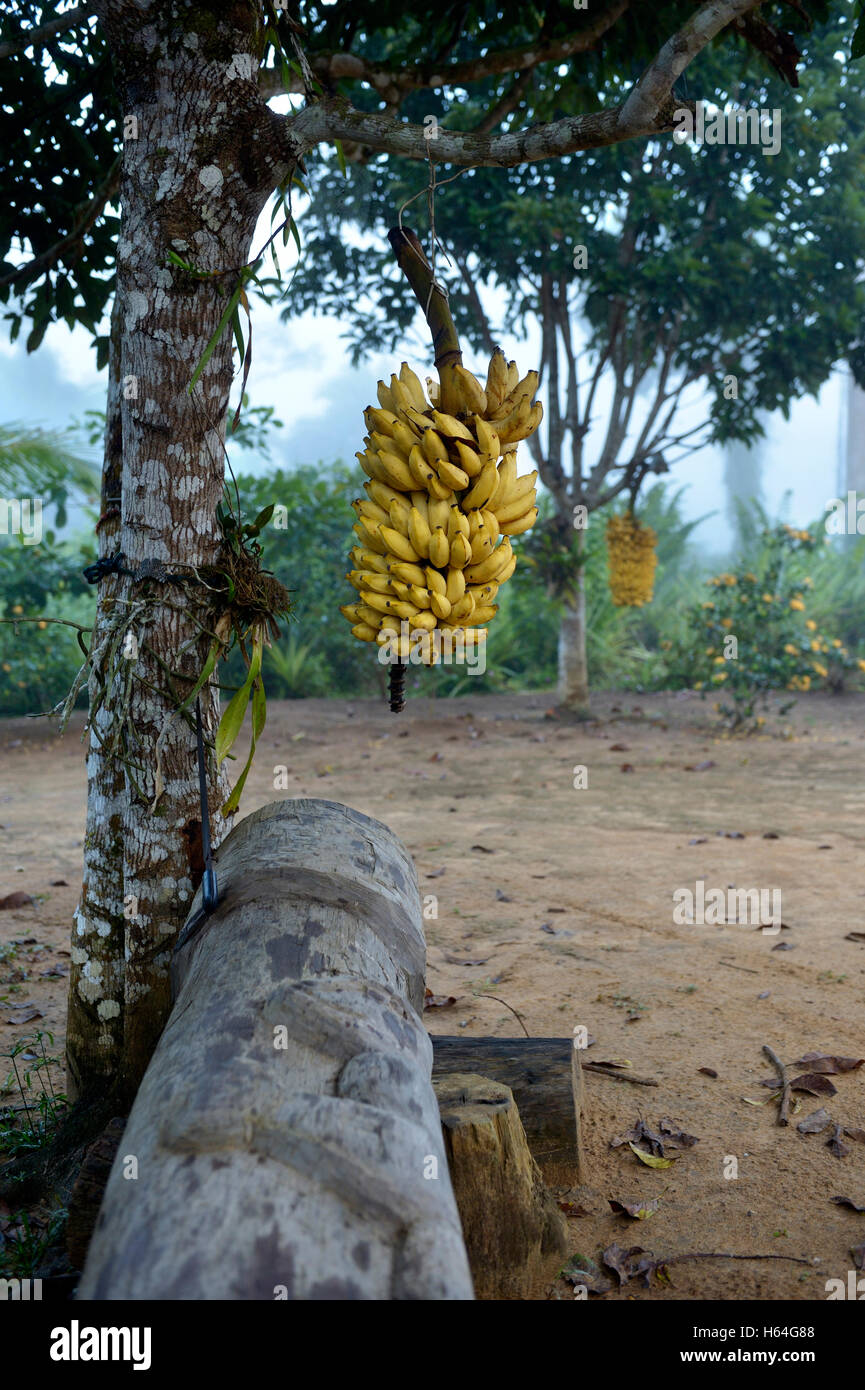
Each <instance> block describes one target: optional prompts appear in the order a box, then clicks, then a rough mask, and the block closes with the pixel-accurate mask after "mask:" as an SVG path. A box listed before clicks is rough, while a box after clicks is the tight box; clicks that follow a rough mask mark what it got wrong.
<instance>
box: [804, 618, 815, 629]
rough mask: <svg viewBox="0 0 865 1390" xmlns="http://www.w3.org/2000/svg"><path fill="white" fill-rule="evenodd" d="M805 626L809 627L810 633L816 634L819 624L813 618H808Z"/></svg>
mask: <svg viewBox="0 0 865 1390" xmlns="http://www.w3.org/2000/svg"><path fill="white" fill-rule="evenodd" d="M805 626H806V627H807V629H808V631H809V632H816V631H817V624H816V623H815V622H814V619H813V618H806V619H805Z"/></svg>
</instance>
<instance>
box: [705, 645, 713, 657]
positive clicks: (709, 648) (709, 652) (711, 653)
mask: <svg viewBox="0 0 865 1390" xmlns="http://www.w3.org/2000/svg"><path fill="white" fill-rule="evenodd" d="M706 655H707V656H714V655H715V648H714V647H707V648H706Z"/></svg>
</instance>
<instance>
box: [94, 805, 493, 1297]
mask: <svg viewBox="0 0 865 1390" xmlns="http://www.w3.org/2000/svg"><path fill="white" fill-rule="evenodd" d="M217 871H218V876H219V886H220V891H221V893H222V897H221V900H220V902H219V905H218V907H217V909H216V911H215V912H214V914H213V915H212V916H211V917H209V918H208V919H207V920H206V921H205V923H204V925H203V926H202V928H201V929H200V930H199V931H197V932H196V933H195V934H193V935H191V936H187V939H186V941H185V944H183V945H181V946H180V948H179V949H178V951H177V952H176V954H175V959H174V969H173V979H174V985H175V1003H174V1007H173V1009H172V1012H171V1015H170V1017H169V1020H168V1024H167V1026H166V1028H165V1031H164V1033H163V1035H162V1037H161V1038H160V1040H159V1044H158V1046H157V1048H156V1051H155V1053H154V1055H153V1058H152V1060H151V1063H150V1066H149V1067H148V1070H147V1073H146V1075H145V1077H144V1080H143V1082H142V1085H141V1088H140V1090H139V1093H138V1095H137V1097H136V1100H135V1104H134V1106H133V1108H132V1113H131V1114H130V1116H129V1122H128V1124H127V1127H126V1130H125V1132H124V1134H123V1138H122V1141H121V1143H120V1147H119V1149H118V1153H117V1158H116V1160H115V1162H114V1166H113V1168H112V1170H111V1175H110V1177H109V1180H108V1186H107V1189H106V1192H105V1198H104V1201H103V1203H102V1208H101V1211H100V1214H99V1218H98V1220H97V1224H96V1230H95V1232H94V1234H93V1238H92V1241H91V1244H90V1250H89V1254H88V1256H87V1261H86V1265H85V1269H84V1274H83V1276H82V1280H81V1284H80V1287H79V1292H78V1297H79V1299H134V1300H141V1299H151V1298H153V1299H189V1300H196V1301H201V1300H206V1299H230V1300H236V1299H261V1300H273V1299H279V1298H285V1299H289V1300H300V1299H304V1300H316V1299H326V1300H333V1299H339V1300H345V1299H377V1300H381V1299H417V1300H421V1299H422V1300H427V1301H429V1300H440V1299H471V1298H472V1296H473V1294H472V1284H471V1275H470V1272H469V1265H468V1260H467V1257H466V1252H465V1246H464V1243H463V1237H462V1230H461V1226H460V1219H459V1213H458V1211H457V1206H456V1202H455V1200H454V1194H453V1190H452V1188H451V1183H450V1178H449V1177H448V1167H447V1161H446V1157H445V1150H444V1142H443V1139H442V1129H441V1121H440V1119H439V1110H438V1104H437V1102H436V1097H435V1095H434V1093H433V1089H432V1085H431V1082H430V1071H431V1067H432V1043H431V1042H430V1039H429V1036H428V1035H427V1033H426V1031H425V1030H424V1027H423V1025H422V1023H421V1019H420V1016H419V1014H420V1010H421V1008H422V1002H423V980H424V963H425V962H424V956H425V948H424V940H423V931H422V924H421V904H420V895H419V892H418V885H417V876H416V873H415V869H414V865H413V864H412V861H411V858H410V856H409V854H408V852H407V850H406V849H405V847H404V846H403V845H402V844H401V842H400V841H399V840H398V839H397V838H396V836H395V835H394V834H393V833H392V832H391V831H390V830H389V829H388V828H387V827H386V826H384V825H381V824H380V823H379V822H378V821H374V820H370V819H369V817H367V816H363V815H360V814H359V813H358V812H357V811H352V810H350V809H349V808H348V807H346V806H341V805H339V804H338V803H336V802H333V801H314V800H305V799H304V800H286V801H280V802H276V803H274V804H273V805H270V806H265V807H263V808H262V809H261V810H259V811H256V812H255V813H254V814H253V815H251V816H249V817H247V819H246V820H243V821H241V823H240V824H239V825H238V826H237V827H236V828H235V829H234V830H233V831H232V833H231V834H230V835H229V836H228V838H227V839H226V840H225V842H224V843H223V845H222V846H221V848H220V850H219V852H218V856H217ZM197 905H198V899H196V901H195V902H194V903H193V911H194V910H195V908H196V907H197Z"/></svg>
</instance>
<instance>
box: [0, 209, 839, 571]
mask: <svg viewBox="0 0 865 1390" xmlns="http://www.w3.org/2000/svg"><path fill="white" fill-rule="evenodd" d="M269 221H270V217H269V212H265V214H264V215H263V218H262V223H261V228H262V235H261V236H260V238H257V239H256V244H257V243H258V241H259V240H261V241H263V240H264V239H265V237H266V236H267V235H268V232H269ZM492 308H493V319H494V320H495V317H496V315H495V312H494V311H495V305H494V304H493V306H492ZM253 325H254V340H253V347H254V356H253V367H252V374H251V377H250V382H249V388H248V389H249V394H250V398H251V403H252V404H253V405H273V406H274V407H275V408H276V412H277V414H278V415H279V416H280V417H281V418H282V419H283V420H284V421H285V428H284V429H282V430H277V431H273V432H272V435H271V440H272V462H273V464H274V465H282V466H286V467H291V466H292V465H296V464H300V463H313V464H314V463H318V462H319V461H321V462H324V463H330V462H332V461H333V460H335V459H343V460H346V461H351V460H353V458H354V453H355V450H356V449H358V448H360V447H361V439H362V435H363V433H364V426H363V419H362V411H363V409H364V407H365V406H366V405H368V404H370V403H371V402H373V403H374V402H375V384H376V380H377V378H378V377H380V376H384V377H385V378H386V379H387V378H388V377H389V376H390V373H391V372H392V371H394V370H398V367H399V361H400V360H401V358H403V357H405V358H407V360H408V361H409V362H410V363H411V365H412V366H413V367H414V368H415V370H416V371H417V372H418V373H419V375H420V376H421V377H422V378H423V377H425V376H427V375H429V374H430V373H431V372H432V361H431V360H430V357H429V354H428V353H426V352H425V347H426V345H425V344H424V343H423V340H422V339H421V337H420V336H419V335H417V334H415V335H413V336H412V338H411V340H410V341H407V343H406V346H405V350H404V351H403V352H400V353H398V354H397V355H396V357H395V358H391V357H389V356H387V357H385V356H376V357H372V358H370V359H368V360H367V361H366V362H364V363H363V364H362V365H361V367H359V368H358V369H353V368H352V367H351V366H350V365H349V362H348V354H347V350H346V343H345V342H344V341H343V339H342V327H341V325H340V323H339V322H338V321H337V320H334V319H328V318H316V317H312V316H304V317H303V318H301V319H298V320H295V321H293V322H289V323H283V322H282V321H281V320H280V318H279V310H278V308H277V307H275V306H268V305H266V304H264V303H263V302H261V301H253ZM24 337H25V334H23V333H22V336H21V339H19V341H18V342H17V343H15V344H10V343H9V341H8V338H5V337H4V338H3V339H2V340H0V420H2V421H4V422H6V423H11V422H12V421H25V422H27V423H31V424H38V425H46V426H54V427H66V426H68V425H69V424H70V423H71V422H72V421H73V419H76V418H80V417H81V416H83V414H84V412H85V411H86V410H88V409H103V408H104V394H105V381H106V377H105V373H102V374H100V373H97V371H96V368H95V356H94V353H93V351H92V349H91V348H90V347H89V344H88V335H87V334H86V333H85V331H84V330H83V329H76V330H75V331H73V332H70V331H69V330H68V329H67V328H66V326H65V324H54V325H52V326H51V328H49V330H48V332H47V334H46V335H45V339H44V341H43V344H42V347H41V348H40V349H39V350H38V351H37V352H36V353H35V354H33V355H31V356H30V357H28V356H27V353H26V351H25V349H24V344H23V338H24ZM538 346H539V345H538V343H537V342H531V341H530V342H527V343H526V342H522V343H521V342H519V341H518V340H516V339H509V338H504V339H503V340H502V347H503V348H504V350H505V352H506V354H507V356H508V357H514V358H515V359H516V360H517V362H518V363H519V365H520V368H521V370H523V371H527V370H528V369H529V367H530V366H532V365H533V364H534V363H536V362H537V359H538V356H539V352H538ZM467 365H469V366H470V367H471V368H472V369H473V370H475V371H477V372H478V374H479V375H480V374H482V373H483V374H485V372H486V363H485V362H484V363H482V362H479V361H472V360H471V359H467ZM188 366H189V370H190V371H191V370H192V366H193V364H191V363H190V364H188ZM184 385H185V378H184V379H183V380H182V381H181V380H179V381H178V387H179V389H182V387H183V386H184ZM843 386H844V383H843V379H842V373H841V372H840V371H839V372H836V374H835V375H834V376H833V377H832V378H831V379H830V380H829V381H828V382H827V383H826V385H825V386H824V388H823V391H822V393H821V395H820V399H819V401H817V402H815V401H813V400H810V399H807V400H803V401H800V402H798V403H797V404H796V405H795V406H794V408H793V410H792V413H791V418H790V420H789V421H785V420H784V419H783V418H782V417H781V416H780V415H776V416H774V417H771V419H770V420H769V422H768V429H769V438H768V442H767V445H766V448H765V450H764V454H763V459H762V488H763V499H764V501H765V503H766V504H767V505H768V507H769V510H770V512H772V513H773V514H775V513H778V512H779V510H780V508H781V506H782V502H783V498H784V494H785V492H787V491H788V490H789V491H791V493H792V497H791V500H790V504H789V508H788V510H787V512H786V513H785V517H784V519H785V520H789V521H790V522H792V523H793V524H796V525H802V526H804V525H807V524H808V523H809V522H811V521H813V520H815V519H816V518H817V517H818V516H819V515H820V513H821V512H822V510H823V508H824V507H825V504H826V502H827V501H828V499H829V498H831V497H834V496H836V495H837V494H838V483H839V471H838V468H839V447H840V438H841V432H840V431H841V422H842V415H843V408H842V407H843V401H844V390H843ZM603 405H604V401H603V399H602V398H600V397H599V401H598V407H599V409H598V414H599V416H600V423H601V424H602V423H603ZM701 410H702V405H701V401H700V399H699V398H698V397H696V396H694V397H692V398H691V400H690V402H689V405H688V408H687V412H686V415H685V417H683V420H684V423H685V424H687V425H690V424H694V423H696V422H697V421H698V420H699V418H700V414H701ZM542 428H543V427H542ZM599 442H600V439H599V437H597V438H595V437H593V436H592V435H590V437H589V458H591V456H592V446H593V444H599ZM520 459H521V463H520V467H521V471H523V470H527V469H528V468H529V467H530V466H531V464H530V462H529V454H528V450H527V449H526V448H523V449H522V450H521V453H520ZM232 462H233V463H234V466H235V468H242V469H244V470H245V471H252V472H258V471H263V470H264V469H266V468H267V467H268V465H267V463H266V462H265V461H263V460H257V459H256V458H255V456H254V455H253V454H252V453H249V452H243V451H235V453H234V455H233V456H232ZM358 472H359V474H360V469H359V466H358ZM670 481H671V483H672V484H673V485H675V486H680V485H684V486H685V487H686V489H687V491H686V493H685V496H684V499H683V509H684V512H685V514H686V516H687V517H688V518H694V517H699V516H703V515H704V514H706V513H711V512H714V513H716V515H715V516H714V518H713V519H712V520H710V521H707V522H704V523H703V525H702V526H701V527H700V528H699V529H698V531H697V532H696V533H695V540H696V542H697V543H698V544H700V545H701V547H703V548H705V549H706V550H708V551H711V552H715V553H717V552H719V551H722V550H725V549H726V547H727V546H728V545H729V543H730V540H731V534H730V530H729V526H728V523H727V519H726V515H725V513H726V494H725V489H724V485H723V456H722V454H721V452H720V451H719V450H717V449H704V450H702V451H700V452H699V453H697V454H695V455H693V456H691V457H690V458H688V459H686V460H683V461H682V462H680V463H679V464H678V465H677V466H676V467H675V468H674V469H673V470H672V472H671V474H670Z"/></svg>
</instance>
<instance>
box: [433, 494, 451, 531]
mask: <svg viewBox="0 0 865 1390" xmlns="http://www.w3.org/2000/svg"><path fill="white" fill-rule="evenodd" d="M455 502H456V498H455V497H454V495H453V493H450V494H449V495H448V496H447V497H435V498H433V497H431V498H430V500H429V507H428V511H429V527H430V530H431V531H434V530H435V529H436V527H437V526H442V527H444V529H445V530H447V524H448V517H449V516H450V510H451V507H452V506H453V505H454V503H455Z"/></svg>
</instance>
